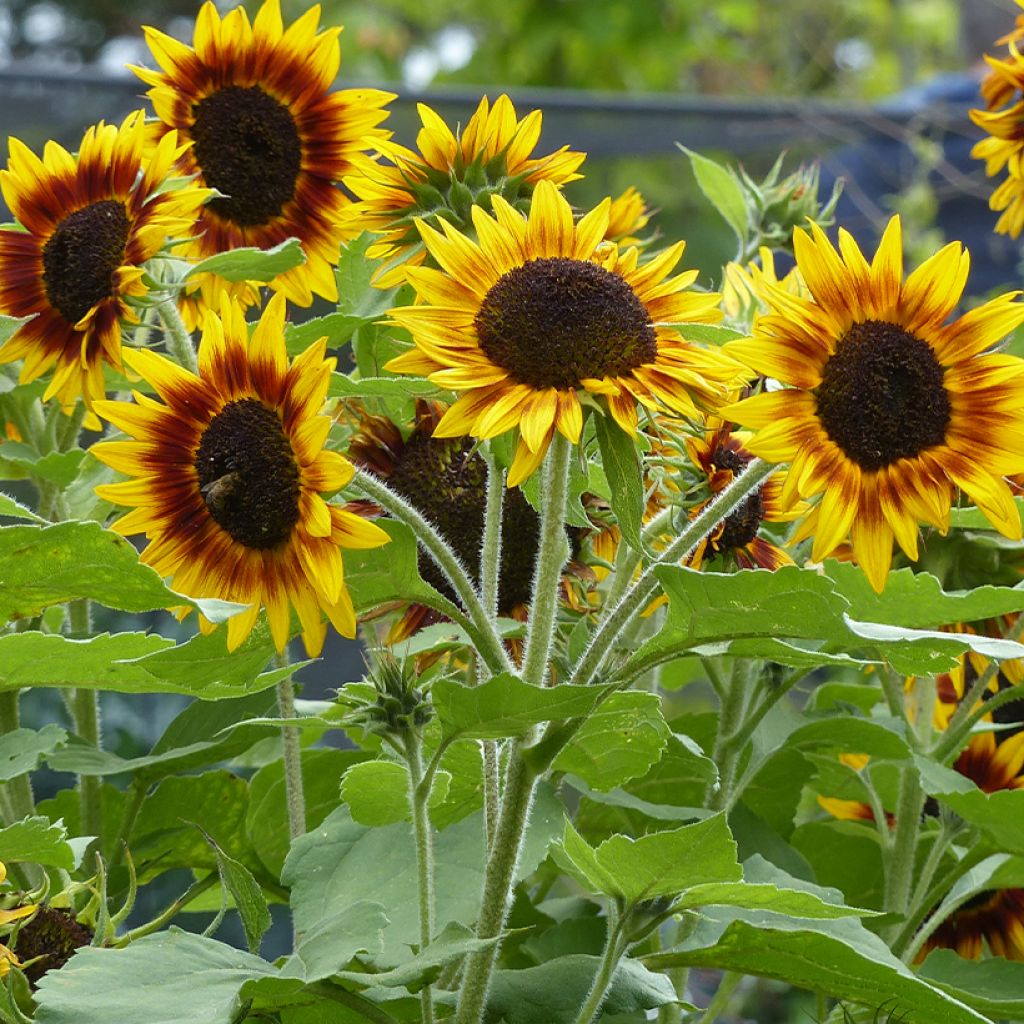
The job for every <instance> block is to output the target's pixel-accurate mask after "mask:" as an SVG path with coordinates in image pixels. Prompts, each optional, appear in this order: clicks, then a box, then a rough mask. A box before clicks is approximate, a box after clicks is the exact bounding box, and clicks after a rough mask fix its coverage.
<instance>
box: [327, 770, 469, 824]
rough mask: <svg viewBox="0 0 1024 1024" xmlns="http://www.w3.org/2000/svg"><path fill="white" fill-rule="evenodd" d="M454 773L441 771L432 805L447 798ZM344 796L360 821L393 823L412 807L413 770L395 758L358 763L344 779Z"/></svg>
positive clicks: (342, 787) (436, 778) (404, 816)
mask: <svg viewBox="0 0 1024 1024" xmlns="http://www.w3.org/2000/svg"><path fill="white" fill-rule="evenodd" d="M449 779H450V776H449V775H448V773H447V772H438V773H437V775H435V777H434V785H433V788H432V790H431V794H430V804H431V808H433V807H435V806H437V805H438V804H440V803H442V802H443V801H444V798H445V796H446V795H447V793H448V782H449ZM341 798H342V799H343V800H344V801H345V803H347V804H348V806H349V810H351V812H352V817H353V818H355V820H356V821H358V822H359V824H360V825H391V824H394V823H395V822H396V821H406V820H407V819H408V818H409V817H410V810H409V771H408V769H407V768H406V767H405V765H402V764H398V763H397V762H395V761H364V762H362V763H361V764H355V765H353V766H352V767H351V768H349V770H348V771H347V772H345V776H344V778H343V779H342V780H341Z"/></svg>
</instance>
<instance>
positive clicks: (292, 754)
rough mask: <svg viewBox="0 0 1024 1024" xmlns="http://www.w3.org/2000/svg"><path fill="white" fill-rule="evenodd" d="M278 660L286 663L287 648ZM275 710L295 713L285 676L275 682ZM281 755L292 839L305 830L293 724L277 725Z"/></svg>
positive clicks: (283, 714) (298, 752)
mask: <svg viewBox="0 0 1024 1024" xmlns="http://www.w3.org/2000/svg"><path fill="white" fill-rule="evenodd" d="M277 661H278V662H279V664H281V665H282V666H283V665H286V664H287V663H288V655H287V652H285V653H284V654H281V655H278V657H277ZM277 710H278V713H279V714H280V716H281V718H283V719H292V718H294V717H295V684H294V683H293V682H292V677H291V676H287V677H285V678H284V679H282V680H281V681H280V682H279V683H278V684H277ZM281 746H282V754H283V757H284V791H285V798H286V800H287V801H288V834H289V836H291V838H292V839H298V837H299V836H302V835H305V834H306V797H305V793H304V791H303V785H302V748H301V746H300V744H299V730H298V729H297V728H296V727H295V726H294V725H282V726H281Z"/></svg>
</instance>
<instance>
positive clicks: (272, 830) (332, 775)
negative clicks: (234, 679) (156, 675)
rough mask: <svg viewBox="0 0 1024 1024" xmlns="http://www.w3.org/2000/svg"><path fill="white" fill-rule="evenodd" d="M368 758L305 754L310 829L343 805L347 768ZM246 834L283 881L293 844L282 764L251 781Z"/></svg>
mask: <svg viewBox="0 0 1024 1024" xmlns="http://www.w3.org/2000/svg"><path fill="white" fill-rule="evenodd" d="M220 706H223V705H220ZM367 756H368V755H367V754H364V753H363V752H362V751H357V750H319V749H318V750H304V751H302V787H303V796H304V797H305V799H306V827H307V828H309V829H315V828H317V827H318V826H319V824H320V823H321V822H322V821H323V820H324V818H326V817H327V815H328V814H330V812H331V811H333V810H334V809H335V808H336V807H337V806H338V805H339V804H340V803H341V798H340V796H339V795H338V780H339V779H340V778H341V777H342V775H343V774H344V772H345V770H346V769H347V768H349V767H350V766H351V765H353V764H356V763H358V762H359V761H360V760H362V759H363V758H365V757H367ZM245 830H246V833H247V834H248V836H249V841H250V843H251V844H252V847H253V849H254V850H255V851H256V853H257V854H258V855H259V858H260V860H261V861H262V862H263V865H264V866H265V867H266V869H267V871H268V872H269V874H270V875H271V877H273V878H280V877H281V868H282V867H283V865H284V859H285V857H286V856H287V854H288V846H289V843H290V839H289V837H288V804H287V798H286V795H285V784H284V766H283V764H282V762H281V761H280V760H277V761H274V762H272V763H271V764H268V765H266V766H265V767H263V768H261V769H260V770H259V771H258V772H257V773H256V774H255V775H254V776H253V777H252V780H251V781H250V783H249V807H248V810H247V811H246V817H245Z"/></svg>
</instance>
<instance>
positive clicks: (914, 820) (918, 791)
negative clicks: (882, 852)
mask: <svg viewBox="0 0 1024 1024" xmlns="http://www.w3.org/2000/svg"><path fill="white" fill-rule="evenodd" d="M924 802H925V794H924V790H923V789H922V788H921V779H920V777H919V776H918V773H917V768H916V767H915V766H914V765H910V766H908V767H907V768H904V769H903V777H902V778H901V779H900V795H899V801H898V803H897V805H896V826H895V832H894V834H893V842H892V848H891V850H890V851H889V857H888V861H887V863H886V866H885V904H884V905H885V909H886V910H887V911H888V912H889V913H893V914H900V915H901V916H902V915H904V914H906V912H907V909H908V907H909V905H910V896H911V891H912V887H913V882H914V857H915V853H916V851H917V839H918V834H919V833H920V829H921V812H922V811H923V810H924ZM897 930H898V926H897Z"/></svg>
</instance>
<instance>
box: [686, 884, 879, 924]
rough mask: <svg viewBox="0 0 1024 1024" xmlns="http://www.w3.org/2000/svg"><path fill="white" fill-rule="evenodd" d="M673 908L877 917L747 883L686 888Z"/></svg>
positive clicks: (811, 895) (806, 894) (871, 912)
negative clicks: (715, 908) (710, 908)
mask: <svg viewBox="0 0 1024 1024" xmlns="http://www.w3.org/2000/svg"><path fill="white" fill-rule="evenodd" d="M674 906H675V908H676V909H677V910H696V909H698V908H700V907H708V906H720V907H724V906H728V907H741V908H743V909H746V910H771V911H773V912H774V913H776V914H785V915H787V916H788V917H804V918H811V919H815V918H820V919H821V920H826V921H828V920H835V919H837V918H840V917H875V916H877V911H874V910H863V909H861V908H860V907H848V906H846V904H845V903H834V902H829V901H828V900H823V899H822V898H821V897H820V896H817V895H816V894H814V893H812V892H800V891H798V890H796V889H780V888H778V887H777V886H775V885H769V884H766V883H760V884H759V883H753V884H751V883H748V882H707V883H705V884H703V885H695V886H693V887H692V888H689V889H687V890H686V891H685V892H684V893H683V894H682V895H681V896H680V897H679V899H678V900H676V902H675V903H674Z"/></svg>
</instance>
